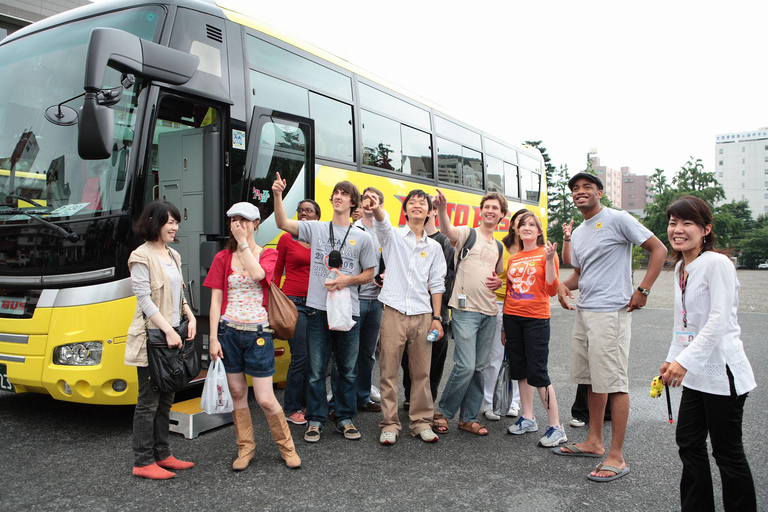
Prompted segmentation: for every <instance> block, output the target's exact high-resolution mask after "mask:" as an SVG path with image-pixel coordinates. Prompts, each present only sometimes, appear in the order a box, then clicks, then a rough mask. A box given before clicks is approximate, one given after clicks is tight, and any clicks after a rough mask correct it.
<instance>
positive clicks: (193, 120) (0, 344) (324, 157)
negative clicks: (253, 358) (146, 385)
mask: <svg viewBox="0 0 768 512" xmlns="http://www.w3.org/2000/svg"><path fill="white" fill-rule="evenodd" d="M542 167H543V162H542V159H541V156H540V154H539V153H538V151H537V150H535V149H528V148H524V147H517V146H514V145H512V144H508V143H505V142H504V141H502V140H500V139H498V138H494V137H492V136H490V135H488V134H486V133H484V132H483V131H482V130H479V129H477V128H475V127H472V126H468V125H467V124H464V123H462V122H460V121H458V120H456V119H454V118H452V117H451V116H449V115H447V114H446V113H443V112H440V111H439V110H438V109H436V108H434V107H433V106H431V105H429V104H427V103H426V102H423V101H420V100H417V99H414V98H413V97H410V96H409V95H408V94H406V93H404V92H403V91H402V90H400V89H398V88H397V87H394V86H392V85H390V84H387V83H385V82H383V81H382V80H381V79H378V78H377V77H374V76H372V75H371V74H369V73H366V72H365V71H363V70H361V69H358V68H356V67H354V66H352V65H350V64H349V63H348V62H346V61H344V60H342V59H339V58H337V57H335V56H333V55H331V54H328V53H326V52H323V51H321V50H319V49H317V48H315V47H313V46H311V45H309V44H306V43H304V42H301V41H298V40H294V39H292V38H290V37H287V36H285V35H283V34H280V33H278V32H276V31H275V30H274V29H272V28H270V27H267V26H265V25H263V24H260V23H259V22H258V21H256V20H254V19H252V18H250V17H248V16H246V15H244V14H242V13H239V12H236V11H235V10H234V9H231V8H228V7H227V6H226V5H225V4H224V3H223V2H214V1H196V0H159V1H157V0H156V1H151V2H150V1H136V0H130V1H128V0H116V1H113V2H107V3H97V4H91V5H88V6H84V7H81V8H78V9H75V10H72V11H68V12H66V13H63V14H60V15H57V16H54V17H51V18H48V19H45V20H43V21H41V22H38V23H35V24H33V25H30V26H29V27H26V28H24V29H22V30H19V31H18V32H15V33H13V34H11V35H10V36H8V37H7V38H5V39H4V40H3V41H2V43H0V205H1V206H0V389H3V390H6V391H15V392H17V393H23V392H34V393H45V394H49V395H51V396H52V397H53V398H55V399H57V400H66V401H73V402H82V403H91V404H131V403H135V401H136V396H137V380H136V371H135V369H134V368H132V367H127V366H125V365H124V364H123V357H124V350H125V342H126V333H127V330H128V326H129V324H130V321H131V318H132V316H133V312H134V309H135V306H136V299H135V297H134V296H133V293H132V291H131V281H130V274H129V269H128V266H127V259H128V255H129V254H130V252H131V251H132V250H133V249H134V248H136V247H137V246H138V245H139V244H140V243H141V240H139V239H138V237H136V236H135V235H134V234H133V232H132V225H133V222H134V221H135V220H136V218H137V217H138V215H139V214H140V213H141V211H142V209H143V208H144V206H145V205H146V204H147V203H148V202H149V201H151V200H153V199H156V198H165V199H167V200H169V201H171V202H173V203H174V204H175V205H176V206H177V207H178V208H179V210H180V212H181V213H182V222H181V226H180V230H179V234H178V237H177V240H176V243H175V248H176V249H177V250H178V251H179V252H180V253H181V257H182V263H183V267H182V274H183V280H184V284H185V288H186V293H187V297H188V299H189V303H190V305H191V307H192V309H193V310H194V312H195V314H196V315H198V327H199V328H200V329H199V330H200V331H201V332H200V334H199V336H198V340H197V343H198V347H197V348H198V351H199V354H200V356H201V357H202V358H205V357H206V353H207V339H208V336H207V330H208V321H207V318H206V316H207V312H208V310H209V307H210V294H209V293H208V290H207V289H206V288H204V287H202V286H201V283H202V282H203V280H204V279H205V276H206V274H207V271H208V269H209V267H210V265H211V262H212V261H213V257H214V255H215V254H216V252H217V251H219V250H220V249H221V248H222V247H223V244H224V241H225V240H226V238H227V236H228V231H227V226H226V218H225V213H224V212H225V211H226V209H227V208H228V207H229V205H231V204H232V203H234V202H236V201H250V202H252V203H254V204H255V205H257V206H258V207H259V209H260V211H261V215H262V222H261V225H260V226H259V232H258V235H257V236H258V241H259V243H261V244H264V245H274V244H276V242H277V239H278V238H279V235H280V234H281V233H280V232H279V230H278V229H277V228H276V226H275V222H274V218H273V216H272V197H271V184H272V181H273V180H274V178H275V174H276V173H277V172H279V173H280V175H281V176H282V177H284V178H286V179H287V182H288V188H287V190H286V192H285V194H284V197H285V199H284V201H285V203H286V207H287V208H288V209H289V211H291V209H293V210H295V209H296V207H297V206H298V204H299V202H300V201H301V200H302V199H304V198H315V199H316V200H317V201H318V202H319V203H320V204H321V206H324V205H328V198H329V197H330V195H331V190H332V188H333V185H334V184H335V183H337V182H339V181H341V180H349V181H351V182H353V183H355V184H356V185H357V186H358V187H359V188H360V189H361V190H362V189H363V188H365V187H367V186H374V187H376V188H378V189H380V190H381V191H383V192H384V194H385V196H386V199H385V206H386V208H387V210H388V211H389V213H390V215H391V218H392V219H393V223H395V222H397V223H399V225H403V224H404V222H405V219H404V218H403V216H402V214H401V201H402V198H403V197H404V196H405V195H406V194H407V193H408V191H409V190H411V189H413V188H421V189H424V190H426V191H428V192H429V193H433V192H434V190H435V188H437V187H439V188H441V189H442V190H443V191H444V192H445V193H446V195H447V197H448V201H449V203H450V204H449V211H450V215H451V219H452V221H453V222H454V223H455V224H456V225H464V224H469V225H478V224H479V222H480V219H479V212H478V205H479V202H480V201H479V200H480V197H481V196H482V195H483V194H484V193H486V192H487V191H492V190H495V191H499V192H501V193H503V194H504V195H505V196H506V197H507V198H508V200H509V202H510V209H511V210H512V211H515V210H516V209H518V208H522V207H525V208H528V209H530V210H532V211H534V212H535V213H536V214H538V215H539V216H540V217H541V218H542V219H544V221H545V222H546V216H547V204H546V190H545V180H543V179H542ZM324 212H325V213H324V215H323V219H324V220H327V219H329V218H330V213H331V209H330V208H324ZM508 222H509V217H507V219H505V220H504V221H502V223H501V224H500V225H499V236H503V232H506V231H507V229H508ZM275 356H276V362H277V364H276V367H277V374H276V375H275V382H279V381H281V380H284V379H285V373H286V370H287V366H288V361H289V358H290V351H289V348H288V344H287V343H286V342H285V341H280V340H278V341H277V342H276V345H275Z"/></svg>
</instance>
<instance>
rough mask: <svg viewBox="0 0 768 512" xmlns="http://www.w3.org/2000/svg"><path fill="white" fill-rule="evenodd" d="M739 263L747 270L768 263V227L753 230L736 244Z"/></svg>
mask: <svg viewBox="0 0 768 512" xmlns="http://www.w3.org/2000/svg"><path fill="white" fill-rule="evenodd" d="M738 249H739V262H740V263H741V264H742V265H744V266H745V267H747V268H755V267H757V266H758V265H759V264H760V263H763V262H765V261H768V225H767V226H763V227H761V228H759V229H753V230H752V231H751V232H750V233H749V234H748V235H747V236H746V237H745V238H744V239H743V240H741V241H739V243H738Z"/></svg>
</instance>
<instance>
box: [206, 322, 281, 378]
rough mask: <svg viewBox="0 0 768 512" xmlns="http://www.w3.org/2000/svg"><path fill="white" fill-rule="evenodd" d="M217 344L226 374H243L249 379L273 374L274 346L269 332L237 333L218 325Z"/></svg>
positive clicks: (237, 331) (232, 329)
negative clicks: (222, 356)
mask: <svg viewBox="0 0 768 512" xmlns="http://www.w3.org/2000/svg"><path fill="white" fill-rule="evenodd" d="M219 343H221V351H222V352H223V353H224V369H225V370H226V371H227V373H242V372H245V373H246V374H247V375H250V376H251V377H271V376H273V375H274V374H275V344H274V342H273V341H272V334H271V333H269V332H263V331H262V332H254V331H239V330H237V329H234V328H232V327H229V326H227V325H226V324H224V323H223V322H222V323H220V324H219Z"/></svg>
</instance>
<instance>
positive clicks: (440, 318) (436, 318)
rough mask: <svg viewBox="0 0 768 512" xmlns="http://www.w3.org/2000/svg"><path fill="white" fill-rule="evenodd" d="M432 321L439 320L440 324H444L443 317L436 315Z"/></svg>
mask: <svg viewBox="0 0 768 512" xmlns="http://www.w3.org/2000/svg"><path fill="white" fill-rule="evenodd" d="M432 320H437V321H438V322H440V323H443V317H441V316H440V315H434V316H433V317H432Z"/></svg>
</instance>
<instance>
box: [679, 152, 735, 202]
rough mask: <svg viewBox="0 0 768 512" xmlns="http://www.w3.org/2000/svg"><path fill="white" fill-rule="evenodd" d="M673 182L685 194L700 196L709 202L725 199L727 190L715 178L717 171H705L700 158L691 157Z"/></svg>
mask: <svg viewBox="0 0 768 512" xmlns="http://www.w3.org/2000/svg"><path fill="white" fill-rule="evenodd" d="M672 184H673V185H675V186H676V187H677V190H678V191H680V192H682V193H683V194H691V195H695V196H698V197H700V198H702V199H704V200H705V201H706V202H708V203H709V204H715V203H717V202H718V201H721V200H723V199H725V190H723V187H722V186H721V185H720V183H718V182H717V179H715V173H714V172H707V171H705V170H704V164H703V163H702V162H701V159H700V158H696V159H695V160H694V158H693V157H691V159H690V160H688V162H686V163H685V165H684V166H682V167H681V168H680V170H679V171H678V172H677V175H676V176H675V177H674V178H673V179H672Z"/></svg>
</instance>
